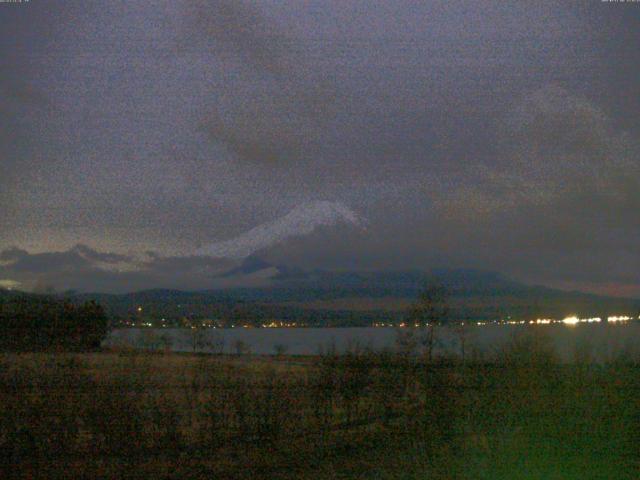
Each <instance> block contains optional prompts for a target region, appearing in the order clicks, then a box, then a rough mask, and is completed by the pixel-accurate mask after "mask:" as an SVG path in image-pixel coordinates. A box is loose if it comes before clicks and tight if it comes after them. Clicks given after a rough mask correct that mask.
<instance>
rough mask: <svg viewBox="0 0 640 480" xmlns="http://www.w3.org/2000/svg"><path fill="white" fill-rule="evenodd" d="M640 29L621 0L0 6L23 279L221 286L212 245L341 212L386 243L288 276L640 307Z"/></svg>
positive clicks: (0, 209) (363, 244)
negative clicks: (320, 211)
mask: <svg viewBox="0 0 640 480" xmlns="http://www.w3.org/2000/svg"><path fill="white" fill-rule="evenodd" d="M639 20H640V3H631V2H626V3H613V2H601V1H600V0H589V1H581V2H499V1H491V2H488V1H465V2H456V1H450V0H449V1H442V2H415V1H414V2H408V1H406V2H405V1H372V0H369V1H359V2H356V1H350V0H334V1H329V0H327V1H314V0H311V1H305V2H301V1H299V0H286V1H274V0H269V1H267V0H263V1H251V2H250V1H248V0H221V1H209V2H206V1H203V0H173V1H161V0H160V1H153V2H151V1H120V0H113V1H99V2H98V1H89V0H82V1H73V0H66V1H64V2H63V1H53V0H51V1H47V0H31V1H29V2H26V3H18V4H14V3H0V251H4V253H2V254H0V267H1V268H0V281H5V283H6V282H9V281H16V282H18V281H19V282H21V283H25V282H27V283H28V280H29V278H30V277H29V275H31V276H34V275H35V276H37V275H39V274H41V273H42V272H48V274H51V275H54V274H55V275H58V276H59V275H61V274H59V270H60V269H61V271H67V272H68V271H69V269H72V270H73V269H76V268H82V269H84V270H82V275H83V276H82V277H81V278H82V282H88V284H91V281H93V280H95V279H99V278H103V276H104V275H106V273H105V271H104V270H100V268H97V267H96V265H97V264H96V262H98V263H100V262H102V263H100V265H103V264H104V263H105V262H106V264H109V265H113V264H123V265H124V264H127V263H128V262H129V260H130V259H131V258H139V256H140V255H142V254H144V253H145V252H152V253H147V254H146V257H145V258H146V260H145V262H146V263H144V265H145V267H144V268H147V269H149V268H153V269H159V270H161V271H162V275H164V277H162V278H167V277H172V278H180V279H181V280H180V281H183V282H184V283H183V285H184V286H185V287H189V288H191V287H205V286H206V281H204V280H202V278H205V277H199V278H200V280H198V281H197V282H196V281H193V282H191V281H190V280H188V278H191V277H189V274H188V272H190V271H191V270H190V269H191V268H193V265H194V263H198V262H194V259H193V258H191V257H190V256H191V255H194V254H195V253H196V252H200V251H202V250H201V249H202V247H203V246H206V245H209V244H215V243H216V242H221V241H225V240H228V239H232V238H235V237H237V236H241V235H242V234H243V233H244V232H247V231H251V229H253V228H254V227H257V226H259V225H261V224H264V223H268V222H273V221H274V220H276V219H278V218H281V217H283V216H285V215H287V214H288V213H289V212H290V211H292V210H294V209H296V208H298V209H299V208H300V206H301V205H315V204H316V203H314V202H332V204H334V205H338V206H339V208H345V209H348V211H349V212H355V214H357V215H358V216H359V217H361V218H363V219H366V222H367V228H366V231H362V230H358V231H357V232H355V233H353V234H347V235H345V234H344V232H342V231H341V232H340V233H339V234H334V235H333V236H332V234H331V231H326V232H325V231H323V232H320V234H319V235H316V236H315V237H314V236H313V235H311V236H310V237H308V238H306V239H298V240H299V241H298V240H295V241H294V242H293V243H296V242H297V243H296V244H295V245H292V246H291V248H290V249H287V252H286V253H287V255H288V257H289V258H288V259H287V260H288V261H290V262H293V263H296V262H298V263H300V264H302V265H313V266H318V267H324V268H331V269H344V268H349V269H367V270H370V269H383V268H384V269H406V268H430V267H452V268H479V269H487V270H495V271H499V272H503V273H505V274H507V275H510V276H512V277H514V278H517V279H521V280H525V281H528V282H536V283H543V284H547V285H554V286H562V287H565V288H579V289H583V290H588V291H597V292H606V293H612V294H616V295H633V296H640V248H639V243H640V113H639V112H640V91H639V90H640V89H639V85H640V83H639V82H638V78H640V50H639V49H638V33H639V30H640V29H639V27H640V22H639ZM298 211H300V210H298ZM305 211H306V210H305ZM308 211H309V212H310V213H309V215H314V213H313V212H314V211H313V209H308ZM323 219H324V217H323V218H322V219H321V220H320V221H319V223H320V224H323ZM254 231H256V230H254ZM305 233H307V232H306V231H305ZM243 238H244V237H243ZM77 244H81V245H82V247H81V248H76V249H75V250H72V247H73V246H74V245H77ZM56 252H57V253H56ZM65 255H66V256H65ZM74 255H75V257H74ZM281 255H284V253H282V252H281ZM71 257H73V258H75V260H73V261H69V258H71ZM89 257H91V258H90V259H89ZM17 258H19V259H20V261H18V260H16V259H17ZM78 258H82V259H84V260H83V261H86V262H89V263H91V265H90V266H87V264H82V265H81V266H80V267H78V265H77V263H78V262H79V260H77V259H78ZM149 259H153V262H152V265H153V266H152V267H150V266H149V265H150V263H149V262H150V260H149ZM20 262H22V263H20ZM25 262H26V265H27V267H25V266H24V265H25ZM47 262H48V263H47ZM74 262H75V263H74ZM138 262H140V261H139V260H138ZM207 262H210V263H215V260H213V259H206V260H205V259H201V261H200V263H199V264H198V265H199V266H198V267H197V268H200V269H201V268H202V265H203V264H207ZM80 263H82V261H80ZM185 263H188V265H189V267H188V268H187V269H186V270H185V268H186V267H185ZM21 265H22V266H21ZM137 265H138V266H140V265H141V264H140V263H138V264H137ZM225 265H226V264H225ZM98 266H99V265H98ZM65 269H66V270H65ZM122 269H124V270H127V271H128V272H129V270H131V269H133V270H135V269H136V267H132V266H127V267H122ZM199 272H200V273H202V271H201V270H199ZM120 273H122V272H120ZM156 273H157V272H156ZM134 274H135V275H138V274H139V273H138V272H134ZM174 274H175V275H174ZM129 275H130V276H131V275H132V274H131V272H129ZM158 275H160V274H159V273H158ZM110 278H111V277H110ZM128 278H130V277H128ZM158 278H159V279H160V278H161V277H160V276H158ZM110 281H111V282H112V283H110V284H109V285H112V284H113V282H117V278H111V280H110ZM96 282H97V283H96V284H95V285H97V287H96V288H99V287H104V288H111V287H110V286H109V285H107V284H104V285H103V284H101V283H99V281H98V280H96ZM203 282H204V283H203ZM6 284H8V283H6ZM74 285H75V284H74ZM105 285H106V286H105ZM126 285H127V286H131V287H132V288H133V287H138V286H151V285H147V284H145V283H144V282H143V283H139V284H138V283H135V282H133V283H131V284H126ZM157 286H163V283H162V281H161V280H158V285H157ZM172 286H175V285H172ZM178 286H179V285H178Z"/></svg>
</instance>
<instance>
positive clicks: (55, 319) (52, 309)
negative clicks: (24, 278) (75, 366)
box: [0, 295, 109, 351]
mask: <svg viewBox="0 0 640 480" xmlns="http://www.w3.org/2000/svg"><path fill="white" fill-rule="evenodd" d="M108 326H109V325H108V319H107V315H106V314H105V311H104V309H103V308H102V306H100V305H99V304H97V303H96V302H94V301H88V302H83V303H81V304H74V303H71V302H69V301H65V300H63V299H59V298H53V297H50V296H45V295H13V296H4V297H3V298H0V349H2V350H16V351H34V350H49V349H65V350H68V349H72V350H86V349H94V348H98V347H99V346H100V343H101V341H102V340H103V339H104V338H105V336H106V334H107V332H108Z"/></svg>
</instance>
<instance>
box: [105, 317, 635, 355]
mask: <svg viewBox="0 0 640 480" xmlns="http://www.w3.org/2000/svg"><path fill="white" fill-rule="evenodd" d="M528 329H535V330H536V331H538V332H542V333H544V334H546V335H548V336H549V338H550V341H551V342H552V344H553V345H554V347H555V348H556V350H557V352H558V353H559V354H560V356H561V357H562V358H563V359H564V360H567V361H570V360H571V359H573V358H574V355H575V352H576V351H589V352H591V354H592V355H593V356H594V357H595V358H596V359H597V360H600V361H604V360H610V359H613V358H615V357H616V356H619V355H622V354H630V355H637V356H640V322H630V323H627V324H580V325H574V326H568V325H557V324H556V325H541V326H527V325H484V326H471V327H468V328H467V330H466V342H465V344H466V347H465V349H466V351H467V352H471V351H472V350H473V349H476V350H478V351H482V352H488V353H490V352H492V351H494V350H496V349H500V348H501V347H502V346H504V345H505V344H506V343H507V342H508V341H510V340H511V339H512V338H513V337H514V336H517V335H519V334H522V333H524V332H526V331H527V330H528ZM407 330H409V329H396V328H384V327H382V328H380V327H377V328H233V329H206V330H203V333H202V336H203V339H202V340H204V341H201V342H200V345H198V346H196V349H197V350H198V351H202V352H212V353H213V352H224V353H236V350H237V346H238V342H242V344H243V345H244V346H246V348H247V349H248V350H249V351H250V352H251V353H254V354H260V355H270V354H273V353H275V351H276V348H278V346H283V348H284V349H285V350H286V353H287V354H291V355H314V354H317V353H319V352H321V351H326V350H327V349H329V348H335V350H336V351H337V352H341V353H343V352H345V351H347V350H349V349H352V348H354V347H363V348H364V347H366V348H371V349H374V350H381V349H393V348H396V345H397V339H398V332H399V331H401V332H403V333H405V332H406V331H407ZM416 330H417V332H416V333H417V334H420V332H419V330H420V329H416ZM162 337H164V339H165V341H167V339H168V342H169V344H170V348H171V349H172V350H174V351H193V350H194V336H193V334H192V331H191V330H188V329H172V328H163V329H155V328H141V329H139V328H126V329H117V330H114V331H113V332H111V334H110V335H109V337H108V338H107V339H106V340H105V342H104V345H105V346H127V345H128V346H134V347H142V348H162V345H163V342H162ZM438 340H439V341H438V346H437V350H438V351H440V352H447V353H453V354H459V353H460V352H461V341H460V340H461V338H460V335H459V334H458V333H456V332H455V331H454V330H452V329H447V328H441V329H438Z"/></svg>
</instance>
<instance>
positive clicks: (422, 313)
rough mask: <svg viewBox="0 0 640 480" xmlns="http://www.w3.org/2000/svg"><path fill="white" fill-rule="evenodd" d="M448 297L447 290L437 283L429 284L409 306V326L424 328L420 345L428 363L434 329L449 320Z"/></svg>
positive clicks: (431, 353)
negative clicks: (424, 331)
mask: <svg viewBox="0 0 640 480" xmlns="http://www.w3.org/2000/svg"><path fill="white" fill-rule="evenodd" d="M448 299H449V295H448V292H447V289H446V288H445V287H444V286H443V285H440V284H437V283H429V284H427V285H426V286H425V288H424V289H423V290H422V292H420V295H419V297H418V300H417V301H416V302H415V303H414V304H413V305H412V306H411V308H410V309H409V314H408V322H409V325H411V326H418V327H426V329H427V331H426V333H425V334H424V335H423V337H422V338H421V344H422V345H423V347H424V348H425V353H426V355H427V359H428V360H429V361H431V360H432V358H433V347H434V345H435V341H436V328H437V327H439V326H441V325H443V324H445V323H446V322H447V321H448V320H449V302H448Z"/></svg>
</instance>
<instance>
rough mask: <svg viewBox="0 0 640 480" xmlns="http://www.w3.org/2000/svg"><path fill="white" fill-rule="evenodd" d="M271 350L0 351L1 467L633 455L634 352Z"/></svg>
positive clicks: (121, 472) (66, 471)
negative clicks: (569, 358) (307, 353)
mask: <svg viewBox="0 0 640 480" xmlns="http://www.w3.org/2000/svg"><path fill="white" fill-rule="evenodd" d="M277 359H278V361H277V362H275V361H272V360H268V359H262V358H255V359H253V360H247V358H246V357H245V358H243V359H242V360H238V359H237V358H236V355H232V356H224V357H221V356H204V355H182V354H166V355H163V354H158V353H155V354H154V353H149V352H139V351H135V350H129V351H121V352H120V353H103V354H97V353H96V354H73V355H67V354H59V355H54V354H23V355H18V354H6V355H1V356H0V455H1V457H0V464H2V466H3V468H4V469H5V470H6V471H13V472H16V471H18V472H22V473H24V474H25V475H27V474H28V471H27V470H28V468H29V467H27V465H37V469H36V470H35V471H37V472H39V473H40V475H41V476H43V478H45V477H46V478H56V477H58V478H70V476H71V477H80V476H83V475H84V476H93V477H107V478H109V477H111V478H125V477H127V475H129V476H131V477H133V476H135V475H141V474H142V473H141V472H145V473H144V474H145V475H149V476H153V475H169V476H171V475H179V474H181V475H183V476H185V478H188V477H191V476H199V477H200V476H201V477H203V478H207V476H208V478H211V476H218V477H220V478H225V477H227V478H239V477H240V476H241V475H242V474H246V475H249V474H250V475H252V476H253V477H255V478H259V477H260V475H263V478H273V477H278V476H280V477H284V476H286V475H287V472H290V474H291V477H292V478H304V477H305V475H307V476H308V478H318V476H315V477H314V476H313V474H314V473H315V474H317V475H326V476H331V475H333V474H335V471H334V472H333V473H331V472H329V471H325V470H323V469H327V468H329V466H331V468H334V469H335V468H337V469H340V468H347V469H348V468H351V467H353V464H350V463H349V462H353V461H356V459H357V460H358V461H362V459H363V458H369V457H370V458H371V462H372V463H371V465H375V466H376V468H377V469H378V470H380V471H381V472H382V471H384V470H385V468H386V469H387V472H388V474H389V475H391V477H389V478H394V477H393V475H392V473H393V469H394V468H398V464H397V462H398V458H413V460H412V462H413V463H411V465H404V467H402V468H405V469H409V470H411V469H414V470H416V472H418V474H419V475H422V474H423V473H424V474H426V473H429V474H431V475H436V473H434V472H438V471H439V472H441V473H442V472H446V473H444V474H443V475H445V477H442V478H467V477H468V478H483V475H485V478H502V477H500V475H503V474H504V475H507V474H506V473H505V472H511V473H513V472H514V471H518V468H522V465H521V464H520V463H519V462H521V461H522V457H521V456H522V455H531V449H535V452H537V453H536V454H535V455H533V457H531V458H532V459H531V462H533V463H532V465H534V466H535V467H536V468H538V470H536V471H538V472H544V471H546V470H545V468H548V469H550V470H549V471H553V468H554V467H553V466H554V465H555V467H556V468H560V467H558V465H562V468H567V469H569V470H570V471H571V472H583V471H585V469H586V466H585V465H588V464H589V462H591V463H593V462H595V463H598V462H600V463H602V464H603V465H608V464H609V463H611V462H617V464H621V465H622V464H623V465H625V466H626V468H632V467H633V466H634V465H635V466H637V465H638V464H637V458H638V456H637V446H636V445H637V444H638V443H637V442H638V441H640V437H639V434H638V431H639V429H638V422H639V421H640V418H639V416H638V415H639V412H640V408H639V407H638V402H637V399H636V397H635V395H636V394H637V392H638V391H640V390H638V387H639V381H638V377H639V375H638V374H639V373H640V369H639V366H638V364H637V362H636V361H635V359H626V360H625V359H624V358H616V359H615V361H612V362H610V363H608V364H595V363H593V362H592V361H591V357H590V356H589V355H588V349H586V348H585V349H584V351H583V350H581V351H580V352H577V353H576V360H577V361H576V363H575V364H572V365H566V364H563V363H561V362H560V361H559V360H558V357H557V355H556V353H555V351H554V350H553V348H551V344H550V342H549V339H548V338H545V337H544V336H541V335H540V334H539V333H537V331H535V330H534V331H533V332H531V333H527V334H524V335H521V336H517V337H514V338H513V339H512V341H511V342H510V343H508V344H507V345H506V346H504V347H503V348H501V349H500V350H499V351H497V352H495V354H493V355H488V356H485V358H477V357H475V358H474V356H473V355H467V358H466V359H465V361H464V362H463V361H461V360H459V359H453V358H451V359H447V358H434V359H431V360H429V359H428V357H427V356H423V355H417V354H415V352H413V353H412V352H410V351H408V349H406V348H404V346H403V348H401V349H400V350H396V351H383V352H373V351H370V350H367V349H365V348H359V347H358V346H354V348H352V349H351V350H350V351H349V352H347V353H346V354H344V355H337V354H335V351H333V350H331V349H329V350H328V351H327V352H325V353H323V354H321V355H318V356H316V357H313V358H311V359H308V360H306V361H304V360H300V361H298V362H296V363H294V362H288V361H286V359H284V357H283V356H282V355H281V354H280V355H278V356H277ZM300 363H302V365H301V364H300ZM582 451H584V452H589V455H590V456H586V455H583V454H582V453H580V452H582ZM527 452H528V453H527ZM536 455H537V456H536ZM569 460H570V461H569ZM564 461H566V462H569V463H568V465H569V466H566V465H564V464H563V462H564ZM571 462H573V463H571ZM581 462H582V463H581ZM349 465H351V467H349ZM371 465H370V466H371ZM358 468H360V467H358ZM362 468H364V467H362ZM367 468H369V467H367ZM532 468H533V467H532ZM594 468H596V467H594ZM597 468H604V467H602V465H600V467H597ZM534 470H535V469H534ZM594 471H596V470H594ZM598 471H602V470H598ZM243 472H244V473H243ZM260 472H262V473H260ZM474 472H475V475H476V476H473V473H474ZM491 472H493V473H494V474H495V476H494V477H491V476H490V473H491ZM31 473H33V472H31ZM380 475H382V473H380ZM446 475H448V476H446ZM487 475H489V476H487ZM354 476H355V474H354ZM398 478H400V477H398ZM434 478H435V477H434ZM504 478H509V477H504ZM511 478H517V475H516V476H513V477H511ZM523 478H526V477H523ZM536 478H540V477H536ZM559 478H573V477H559ZM585 478H590V477H588V476H586V477H585Z"/></svg>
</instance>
